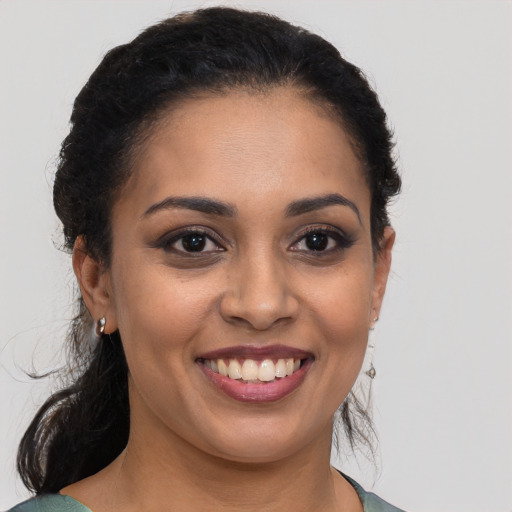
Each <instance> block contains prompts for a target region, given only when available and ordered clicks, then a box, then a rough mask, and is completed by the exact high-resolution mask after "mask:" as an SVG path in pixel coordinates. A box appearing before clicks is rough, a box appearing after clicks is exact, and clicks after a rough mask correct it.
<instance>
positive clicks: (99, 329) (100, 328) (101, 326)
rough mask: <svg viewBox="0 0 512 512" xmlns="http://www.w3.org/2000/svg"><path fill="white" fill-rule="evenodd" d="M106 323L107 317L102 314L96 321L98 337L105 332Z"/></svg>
mask: <svg viewBox="0 0 512 512" xmlns="http://www.w3.org/2000/svg"><path fill="white" fill-rule="evenodd" d="M106 323H107V319H106V318H105V317H104V316H102V317H101V318H100V319H99V320H98V322H97V323H96V336H97V337H98V338H101V335H102V334H103V333H104V332H105V325H106Z"/></svg>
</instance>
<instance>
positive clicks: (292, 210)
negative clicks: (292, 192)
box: [286, 194, 362, 224]
mask: <svg viewBox="0 0 512 512" xmlns="http://www.w3.org/2000/svg"><path fill="white" fill-rule="evenodd" d="M333 205H340V206H348V208H350V209H351V210H352V211H353V212H354V213H355V214H356V215H357V220H358V221H359V224H362V220H361V214H360V212H359V208H358V207H357V206H356V205H355V203H353V202H352V201H351V200H350V199H347V198H346V197H344V196H342V195H341V194H328V195H326V196H320V197H311V198H306V199H300V200H298V201H294V202H293V203H290V204H289V205H288V207H287V208H286V216H287V217H295V216H296V215H302V214H303V213H308V212H312V211H315V210H320V209H322V208H326V207H327V206H333Z"/></svg>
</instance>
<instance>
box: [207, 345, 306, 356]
mask: <svg viewBox="0 0 512 512" xmlns="http://www.w3.org/2000/svg"><path fill="white" fill-rule="evenodd" d="M230 357H233V358H236V357H240V358H245V359H265V358H272V359H274V358H277V359H286V358H294V359H308V358H310V357H313V354H311V352H306V351H305V350H301V349H298V348H294V347H288V346H286V345H264V346H261V345H236V346H232V347H225V348H221V349H218V350H212V351H210V352H205V353H204V354H201V355H200V356H199V358H198V359H223V358H230Z"/></svg>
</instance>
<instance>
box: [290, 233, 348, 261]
mask: <svg viewBox="0 0 512 512" xmlns="http://www.w3.org/2000/svg"><path fill="white" fill-rule="evenodd" d="M316 234H319V235H322V236H326V237H327V238H328V239H329V238H330V239H331V240H333V241H334V244H335V246H334V247H330V248H329V247H328V246H327V248H326V249H323V250H314V249H311V248H308V249H296V248H295V247H296V246H298V245H299V244H300V243H301V242H303V241H306V238H307V237H308V236H310V235H316ZM306 243H307V242H306ZM329 243H330V241H329V240H328V241H327V244H329ZM352 245H354V240H353V239H352V238H351V237H349V236H348V235H347V234H345V233H344V232H342V231H341V230H339V229H336V228H333V227H331V226H311V227H309V228H307V229H306V230H305V231H303V232H302V233H301V235H300V238H299V239H298V240H297V241H296V242H295V243H294V244H293V245H292V246H291V247H290V250H292V251H297V252H307V253H308V254H310V255H312V256H314V257H321V256H325V255H328V254H333V253H335V252H339V251H343V250H345V249H349V248H350V247H351V246H352Z"/></svg>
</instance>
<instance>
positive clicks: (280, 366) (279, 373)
mask: <svg viewBox="0 0 512 512" xmlns="http://www.w3.org/2000/svg"><path fill="white" fill-rule="evenodd" d="M277 377H279V378H283V377H286V361H285V360H284V359H278V360H277V363H276V378H277Z"/></svg>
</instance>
